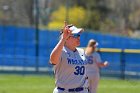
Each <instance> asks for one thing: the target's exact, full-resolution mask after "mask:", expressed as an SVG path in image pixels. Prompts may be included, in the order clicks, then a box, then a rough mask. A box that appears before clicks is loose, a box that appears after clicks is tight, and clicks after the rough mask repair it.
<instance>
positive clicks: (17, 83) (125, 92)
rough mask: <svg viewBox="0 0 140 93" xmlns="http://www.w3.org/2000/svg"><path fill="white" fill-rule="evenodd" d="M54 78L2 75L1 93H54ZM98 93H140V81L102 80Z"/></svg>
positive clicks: (0, 82) (0, 81) (0, 76)
mask: <svg viewBox="0 0 140 93" xmlns="http://www.w3.org/2000/svg"><path fill="white" fill-rule="evenodd" d="M53 89H54V78H53V77H52V76H47V75H44V76H43V75H24V76H22V75H0V93H52V91H53ZM98 93H140V81H134V80H133V81H132V80H117V79H101V81H100V84H99V88H98Z"/></svg>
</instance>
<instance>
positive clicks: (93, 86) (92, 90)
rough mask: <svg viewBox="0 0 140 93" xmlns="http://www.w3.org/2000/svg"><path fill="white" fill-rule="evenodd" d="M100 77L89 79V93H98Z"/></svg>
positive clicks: (96, 75)
mask: <svg viewBox="0 0 140 93" xmlns="http://www.w3.org/2000/svg"><path fill="white" fill-rule="evenodd" d="M99 79H100V75H99V74H95V75H94V76H92V77H89V93H96V92H97V89H98V84H99Z"/></svg>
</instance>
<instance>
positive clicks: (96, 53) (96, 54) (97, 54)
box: [92, 51, 100, 56]
mask: <svg viewBox="0 0 140 93" xmlns="http://www.w3.org/2000/svg"><path fill="white" fill-rule="evenodd" d="M92 55H94V56H100V54H99V53H98V52H96V51H95V52H93V54H92Z"/></svg>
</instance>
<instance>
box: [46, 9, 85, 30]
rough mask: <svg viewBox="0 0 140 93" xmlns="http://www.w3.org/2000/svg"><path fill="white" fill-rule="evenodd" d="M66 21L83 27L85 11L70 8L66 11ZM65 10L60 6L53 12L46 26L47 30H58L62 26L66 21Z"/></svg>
mask: <svg viewBox="0 0 140 93" xmlns="http://www.w3.org/2000/svg"><path fill="white" fill-rule="evenodd" d="M67 13H68V21H69V23H70V24H71V23H72V24H74V25H76V26H78V27H81V26H83V24H84V23H85V20H86V17H87V16H86V10H85V9H84V8H82V7H77V6H74V7H71V8H69V10H68V12H67ZM66 15H67V14H66V8H65V7H64V6H61V7H60V8H59V9H58V10H56V11H54V12H53V13H52V15H51V22H50V23H49V24H48V28H49V29H58V28H61V27H62V26H63V22H64V21H65V20H66Z"/></svg>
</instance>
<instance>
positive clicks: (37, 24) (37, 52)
mask: <svg viewBox="0 0 140 93" xmlns="http://www.w3.org/2000/svg"><path fill="white" fill-rule="evenodd" d="M35 9H36V15H35V31H36V32H35V33H36V34H35V35H36V36H35V37H36V38H35V39H36V42H35V44H36V72H38V70H39V1H38V0H35Z"/></svg>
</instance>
